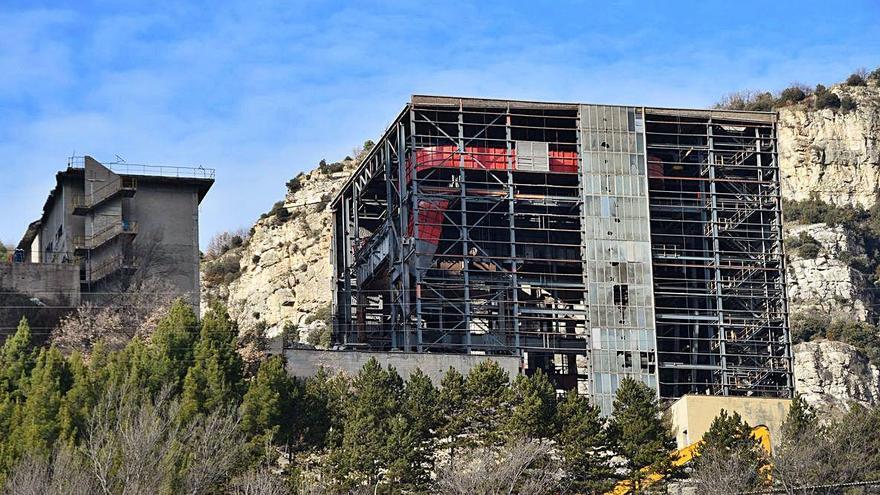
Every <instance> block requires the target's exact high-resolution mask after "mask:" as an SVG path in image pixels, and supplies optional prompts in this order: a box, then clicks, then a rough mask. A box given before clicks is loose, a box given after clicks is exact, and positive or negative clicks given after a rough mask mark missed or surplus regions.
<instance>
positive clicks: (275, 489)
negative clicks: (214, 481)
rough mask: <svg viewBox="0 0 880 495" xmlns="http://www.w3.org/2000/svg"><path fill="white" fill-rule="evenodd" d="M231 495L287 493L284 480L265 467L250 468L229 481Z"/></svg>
mask: <svg viewBox="0 0 880 495" xmlns="http://www.w3.org/2000/svg"><path fill="white" fill-rule="evenodd" d="M228 488H229V492H230V494H232V495H287V494H289V493H291V491H290V489H289V488H287V486H286V485H285V483H284V481H283V480H282V479H281V478H280V477H279V476H277V475H275V474H272V473H271V472H269V471H268V470H266V469H259V470H251V471H248V472H246V473H244V474H243V475H241V476H239V477H237V478H234V479H233V480H232V481H231V482H229V486H228Z"/></svg>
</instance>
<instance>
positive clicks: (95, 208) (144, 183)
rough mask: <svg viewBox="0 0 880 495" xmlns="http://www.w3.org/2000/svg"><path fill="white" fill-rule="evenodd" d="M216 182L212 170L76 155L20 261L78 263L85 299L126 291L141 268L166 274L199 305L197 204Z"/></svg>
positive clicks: (26, 239)
mask: <svg viewBox="0 0 880 495" xmlns="http://www.w3.org/2000/svg"><path fill="white" fill-rule="evenodd" d="M213 183H214V170H213V169H206V168H203V167H198V168H187V167H166V166H150V165H133V164H127V163H112V164H101V163H100V162H98V161H97V160H95V159H94V158H92V157H89V156H85V157H75V158H72V159H71V160H70V161H69V162H68V166H67V169H66V170H62V171H60V172H58V173H57V174H56V184H55V188H54V189H53V190H52V191H51V192H50V193H49V197H48V198H47V199H46V203H45V205H44V206H43V213H42V215H41V216H40V218H39V219H38V220H36V221H35V222H33V223H31V224H30V225H29V226H28V229H27V231H26V232H25V234H24V236H23V237H22V239H21V241H20V242H19V244H18V247H17V250H16V253H17V254H16V259H17V260H18V261H19V262H24V263H32V264H40V265H49V266H51V265H58V264H62V265H73V266H76V267H78V268H79V289H80V291H81V294H82V299H83V300H92V299H95V298H100V296H101V294H103V293H107V292H112V291H117V290H123V289H121V288H122V287H124V281H125V280H126V277H127V276H130V275H132V274H134V273H140V274H141V275H144V276H160V277H162V278H163V279H164V280H165V281H167V282H169V283H170V284H171V285H172V286H173V288H174V290H175V291H176V292H179V294H180V295H181V296H183V297H185V298H186V299H188V300H189V301H190V302H191V303H192V305H193V307H194V308H198V306H199V204H200V203H201V201H202V199H204V197H205V194H207V192H208V190H209V189H210V188H211V186H212V185H213ZM79 299H80V297H76V298H75V300H79Z"/></svg>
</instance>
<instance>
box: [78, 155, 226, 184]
mask: <svg viewBox="0 0 880 495" xmlns="http://www.w3.org/2000/svg"><path fill="white" fill-rule="evenodd" d="M101 165H103V166H105V167H107V168H108V169H110V170H112V171H113V172H114V173H117V174H121V175H148V176H152V177H174V178H186V179H213V178H214V176H215V174H216V170H214V169H213V168H206V167H202V166H198V167H178V166H171V165H145V164H140V163H126V162H106V163H105V162H101ZM67 166H68V167H70V168H85V157H82V156H72V157H70V158H68V159H67Z"/></svg>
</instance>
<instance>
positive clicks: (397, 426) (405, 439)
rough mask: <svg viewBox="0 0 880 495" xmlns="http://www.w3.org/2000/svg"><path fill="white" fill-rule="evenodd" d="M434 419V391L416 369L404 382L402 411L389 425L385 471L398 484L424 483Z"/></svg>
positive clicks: (415, 484)
mask: <svg viewBox="0 0 880 495" xmlns="http://www.w3.org/2000/svg"><path fill="white" fill-rule="evenodd" d="M437 420H438V412H437V390H436V389H435V388H434V384H432V383H431V379H430V378H428V375H426V374H424V373H423V372H422V370H420V369H416V370H415V371H414V372H413V373H412V374H411V375H410V377H409V379H408V380H407V381H406V384H405V385H404V390H403V407H402V412H401V413H398V414H397V415H395V416H394V417H393V418H392V420H391V424H390V427H389V439H390V445H389V454H390V458H391V465H390V466H389V474H390V478H391V479H393V480H395V481H396V482H397V483H398V484H401V485H405V486H408V487H410V488H411V489H418V488H421V487H424V486H425V484H426V483H427V482H428V480H429V470H430V467H431V466H430V462H429V461H430V457H431V452H432V451H433V443H434V442H433V440H434V433H435V430H436V428H437Z"/></svg>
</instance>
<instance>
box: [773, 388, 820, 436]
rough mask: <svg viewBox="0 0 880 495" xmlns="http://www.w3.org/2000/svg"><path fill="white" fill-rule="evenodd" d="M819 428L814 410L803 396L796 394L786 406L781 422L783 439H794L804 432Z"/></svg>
mask: <svg viewBox="0 0 880 495" xmlns="http://www.w3.org/2000/svg"><path fill="white" fill-rule="evenodd" d="M818 428H819V420H818V417H817V416H816V411H815V410H814V409H813V408H812V406H810V405H809V404H807V401H805V400H804V398H803V396H801V395H800V394H797V395H795V396H794V399H792V401H791V405H790V406H789V408H788V415H787V416H786V418H785V423H783V424H782V437H783V440H795V439H796V438H798V437H800V436H801V435H803V434H804V432H812V431H815V430H816V429H818Z"/></svg>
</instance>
